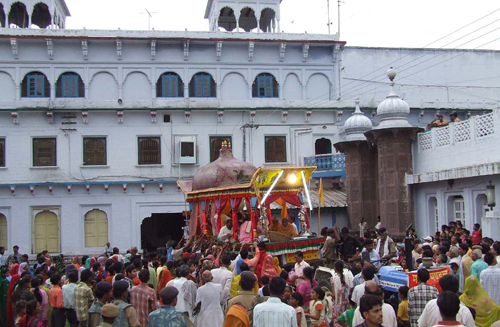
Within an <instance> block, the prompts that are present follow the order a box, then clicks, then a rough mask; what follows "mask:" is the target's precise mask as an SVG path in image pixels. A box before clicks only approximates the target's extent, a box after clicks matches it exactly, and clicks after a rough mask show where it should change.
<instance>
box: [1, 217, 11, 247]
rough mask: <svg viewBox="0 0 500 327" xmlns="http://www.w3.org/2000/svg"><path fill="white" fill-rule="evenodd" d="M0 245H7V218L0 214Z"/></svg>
mask: <svg viewBox="0 0 500 327" xmlns="http://www.w3.org/2000/svg"><path fill="white" fill-rule="evenodd" d="M0 244H1V245H2V246H5V247H8V246H9V244H7V217H5V215H4V214H1V213H0Z"/></svg>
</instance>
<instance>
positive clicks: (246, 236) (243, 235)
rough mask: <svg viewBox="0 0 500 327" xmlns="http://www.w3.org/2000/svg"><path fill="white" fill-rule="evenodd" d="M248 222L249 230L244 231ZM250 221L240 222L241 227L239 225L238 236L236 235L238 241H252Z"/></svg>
mask: <svg viewBox="0 0 500 327" xmlns="http://www.w3.org/2000/svg"><path fill="white" fill-rule="evenodd" d="M249 224H250V232H248V233H247V232H246V230H247V228H248V225H249ZM251 224H252V222H251V221H250V220H249V221H245V222H244V223H243V224H241V227H240V236H239V237H238V240H239V241H240V243H252V241H253V237H252V233H253V231H252V225H251Z"/></svg>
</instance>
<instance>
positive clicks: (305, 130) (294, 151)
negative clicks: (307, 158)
mask: <svg viewBox="0 0 500 327" xmlns="http://www.w3.org/2000/svg"><path fill="white" fill-rule="evenodd" d="M290 131H291V133H290V134H292V136H293V137H292V144H290V150H291V151H292V156H291V158H292V160H291V162H290V164H291V165H292V166H297V161H299V154H298V149H297V143H298V142H297V139H298V136H299V135H301V134H307V133H312V128H290ZM299 166H301V164H299Z"/></svg>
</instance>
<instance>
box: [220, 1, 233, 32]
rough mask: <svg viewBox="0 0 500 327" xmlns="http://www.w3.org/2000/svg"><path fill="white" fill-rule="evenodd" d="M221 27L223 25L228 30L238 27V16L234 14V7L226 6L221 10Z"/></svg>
mask: <svg viewBox="0 0 500 327" xmlns="http://www.w3.org/2000/svg"><path fill="white" fill-rule="evenodd" d="M219 27H222V28H223V29H225V30H226V31H228V32H231V31H232V30H234V29H235V28H236V17H235V16H234V10H233V8H231V7H224V8H222V9H221V10H220V13H219Z"/></svg>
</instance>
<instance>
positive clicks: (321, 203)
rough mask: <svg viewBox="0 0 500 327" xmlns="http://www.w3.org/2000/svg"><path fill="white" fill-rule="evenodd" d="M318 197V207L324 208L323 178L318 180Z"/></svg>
mask: <svg viewBox="0 0 500 327" xmlns="http://www.w3.org/2000/svg"><path fill="white" fill-rule="evenodd" d="M318 196H319V206H320V207H324V206H325V196H324V194H323V178H320V179H319V191H318Z"/></svg>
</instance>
